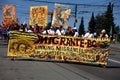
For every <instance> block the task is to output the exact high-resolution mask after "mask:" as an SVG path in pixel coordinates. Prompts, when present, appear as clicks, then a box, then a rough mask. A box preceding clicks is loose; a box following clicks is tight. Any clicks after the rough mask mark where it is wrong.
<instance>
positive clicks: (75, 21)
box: [74, 4, 77, 27]
mask: <svg viewBox="0 0 120 80" xmlns="http://www.w3.org/2000/svg"><path fill="white" fill-rule="evenodd" d="M76 23H77V4H75V17H74V27H76Z"/></svg>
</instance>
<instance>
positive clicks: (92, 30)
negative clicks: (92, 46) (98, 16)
mask: <svg viewBox="0 0 120 80" xmlns="http://www.w3.org/2000/svg"><path fill="white" fill-rule="evenodd" d="M88 30H91V32H92V33H94V32H95V19H94V13H93V12H92V16H91V19H90V21H89V27H88Z"/></svg>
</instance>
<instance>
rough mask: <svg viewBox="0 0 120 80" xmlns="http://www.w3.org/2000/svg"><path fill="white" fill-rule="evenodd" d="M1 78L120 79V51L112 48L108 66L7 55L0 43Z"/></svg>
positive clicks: (48, 79) (16, 79) (17, 79)
mask: <svg viewBox="0 0 120 80" xmlns="http://www.w3.org/2000/svg"><path fill="white" fill-rule="evenodd" d="M0 80H120V51H119V49H116V48H112V50H111V51H110V55H109V60H108V66H107V67H106V68H103V67H100V66H95V65H86V64H81V63H62V62H49V61H41V60H33V59H22V58H17V59H16V60H15V61H12V60H11V58H10V57H7V45H6V44H3V45H1V44H0Z"/></svg>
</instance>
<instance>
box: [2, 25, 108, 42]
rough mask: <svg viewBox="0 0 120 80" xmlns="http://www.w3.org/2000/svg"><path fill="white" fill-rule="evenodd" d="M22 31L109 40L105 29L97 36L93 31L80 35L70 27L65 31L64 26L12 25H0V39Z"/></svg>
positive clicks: (5, 38) (75, 29) (74, 28)
mask: <svg viewBox="0 0 120 80" xmlns="http://www.w3.org/2000/svg"><path fill="white" fill-rule="evenodd" d="M13 30H16V31H21V32H32V33H40V34H49V35H65V36H74V37H78V36H81V37H84V38H96V36H97V38H102V37H106V38H108V35H107V34H106V31H105V29H103V30H102V31H101V32H100V34H99V35H96V33H95V32H94V33H93V32H91V30H88V31H87V32H86V33H85V34H83V35H79V33H78V30H77V28H76V27H70V26H68V28H67V29H65V28H64V27H63V26H59V27H51V26H46V27H44V26H38V25H37V24H35V25H32V26H31V25H28V24H11V25H10V26H5V25H4V24H2V25H0V39H2V40H7V39H8V36H9V32H10V31H13Z"/></svg>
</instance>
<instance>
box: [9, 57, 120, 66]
mask: <svg viewBox="0 0 120 80" xmlns="http://www.w3.org/2000/svg"><path fill="white" fill-rule="evenodd" d="M11 61H36V62H52V63H65V64H75V65H85V66H91V67H100V68H120V66H112V65H106V66H105V65H96V64H88V63H80V62H69V61H55V60H40V59H21V58H11Z"/></svg>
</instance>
